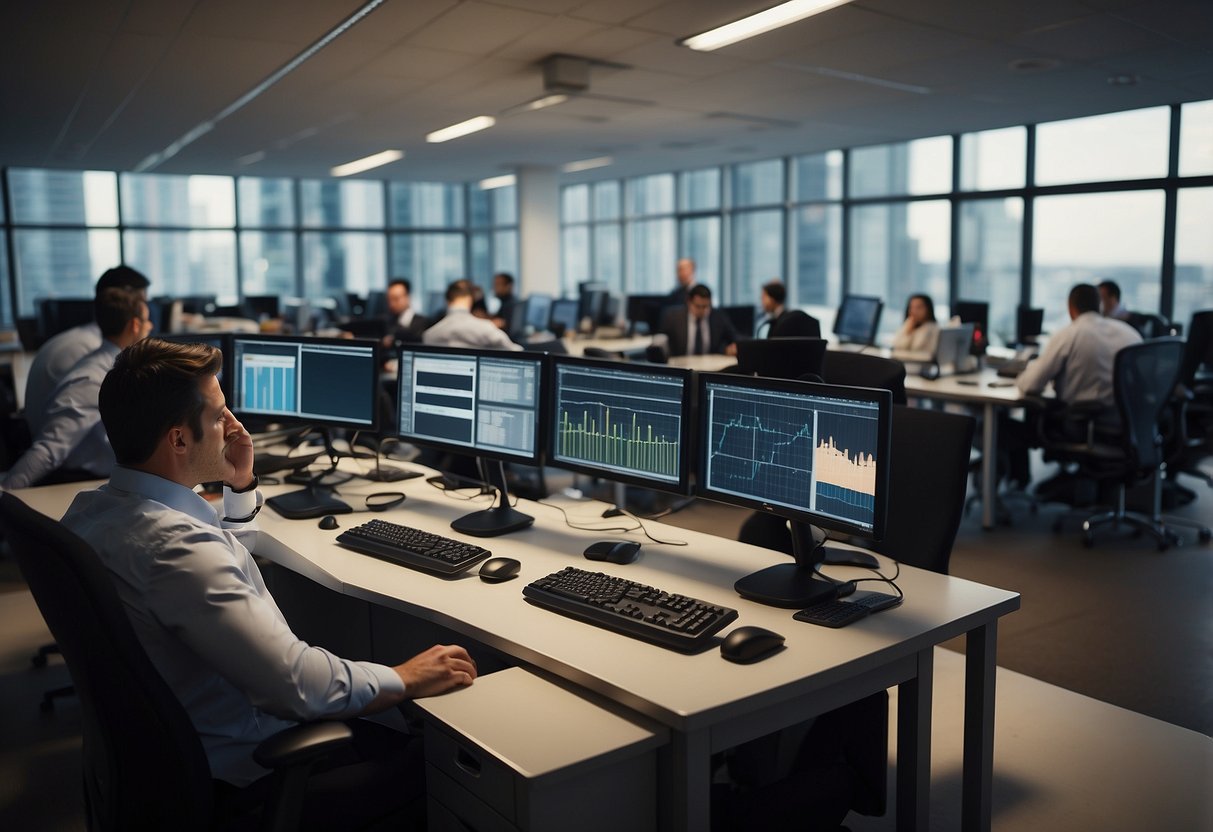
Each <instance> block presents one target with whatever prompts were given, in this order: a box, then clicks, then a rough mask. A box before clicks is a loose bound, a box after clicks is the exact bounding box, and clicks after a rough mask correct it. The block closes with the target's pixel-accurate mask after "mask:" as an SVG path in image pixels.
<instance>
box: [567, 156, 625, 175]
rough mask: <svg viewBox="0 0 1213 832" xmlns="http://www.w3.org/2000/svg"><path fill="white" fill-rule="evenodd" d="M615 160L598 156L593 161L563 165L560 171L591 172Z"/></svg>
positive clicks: (583, 160) (587, 160)
mask: <svg viewBox="0 0 1213 832" xmlns="http://www.w3.org/2000/svg"><path fill="white" fill-rule="evenodd" d="M614 161H615V160H614V159H612V158H611V157H610V156H598V157H596V158H593V159H582V160H581V161H579V162H569V163H568V164H566V165H563V166H562V167H561V168H560V170H561V171H563V172H564V173H579V172H580V171H583V170H593V169H594V168H605V167H606V166H607V165H609V164H611V163H612V162H614Z"/></svg>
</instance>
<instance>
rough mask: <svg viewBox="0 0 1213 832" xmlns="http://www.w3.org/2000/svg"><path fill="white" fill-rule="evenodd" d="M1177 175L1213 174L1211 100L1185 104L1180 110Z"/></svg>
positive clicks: (1212, 111)
mask: <svg viewBox="0 0 1213 832" xmlns="http://www.w3.org/2000/svg"><path fill="white" fill-rule="evenodd" d="M1179 175H1180V176H1209V175H1213V101H1197V102H1195V103H1193V104H1185V105H1183V107H1182V108H1181V110H1180V119H1179Z"/></svg>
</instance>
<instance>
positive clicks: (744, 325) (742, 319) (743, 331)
mask: <svg viewBox="0 0 1213 832" xmlns="http://www.w3.org/2000/svg"><path fill="white" fill-rule="evenodd" d="M720 311H721V312H723V313H724V315H725V317H726V318H728V319H729V323H731V324H732V325H733V329H734V330H735V331H736V332H737V334H738V335H739V336H741V337H742V338H749V337H750V336H751V335H753V334H754V319H755V315H754V307H752V306H722V307H720Z"/></svg>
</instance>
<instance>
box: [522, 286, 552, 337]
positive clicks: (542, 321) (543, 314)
mask: <svg viewBox="0 0 1213 832" xmlns="http://www.w3.org/2000/svg"><path fill="white" fill-rule="evenodd" d="M525 305H526V325H527V328H528V329H530V331H531V332H546V331H547V328H548V323H549V321H551V317H552V296H551V295H528V296H527V299H526V301H525Z"/></svg>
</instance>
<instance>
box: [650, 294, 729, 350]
mask: <svg viewBox="0 0 1213 832" xmlns="http://www.w3.org/2000/svg"><path fill="white" fill-rule="evenodd" d="M660 331H661V332H662V333H664V334H665V336H666V337H667V338H668V339H669V343H670V355H706V354H708V353H724V354H725V355H736V354H737V344H736V341H737V333H736V332H735V331H734V329H733V325H732V324H731V323H730V322H729V319H728V316H726V315H725V314H724V313H723V312H721V311H720V310H718V309H713V308H712V290H711V289H709V288H708V287H707V286H704V285H703V284H702V283H697V284H695V285H694V286H692V287H691V288H690V289H689V290H688V291H687V302H686V306H682V307H678V306H674V307H671V308H669V309H667V310H666V311H665V314H664V315H662V317H661V328H660Z"/></svg>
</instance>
